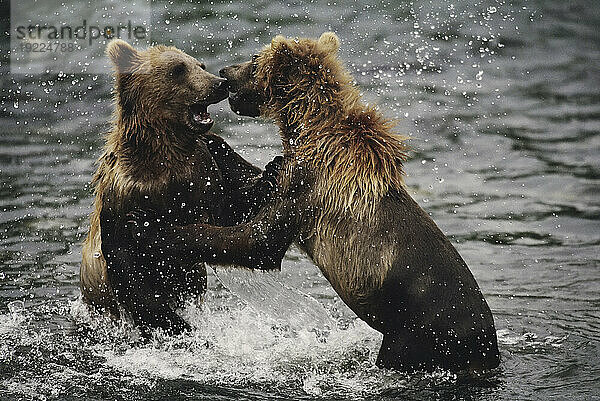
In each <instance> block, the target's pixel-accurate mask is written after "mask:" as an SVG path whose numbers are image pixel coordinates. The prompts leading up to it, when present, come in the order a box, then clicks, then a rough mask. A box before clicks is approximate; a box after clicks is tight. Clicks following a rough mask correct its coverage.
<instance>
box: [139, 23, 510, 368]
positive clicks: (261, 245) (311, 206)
mask: <svg viewBox="0 0 600 401" xmlns="http://www.w3.org/2000/svg"><path fill="white" fill-rule="evenodd" d="M338 48H339V40H338V38H337V36H335V35H334V34H333V33H325V34H323V35H322V36H321V37H320V39H319V40H311V39H293V40H292V39H286V38H284V37H281V36H277V37H276V38H274V39H273V41H272V42H271V44H270V46H267V47H265V48H264V49H263V50H262V51H261V52H260V53H259V54H258V55H257V56H255V57H253V59H252V60H251V61H248V62H246V63H243V64H240V65H234V66H231V67H227V68H225V69H223V70H222V71H221V75H222V76H223V77H226V78H227V80H228V82H229V89H230V91H231V92H232V94H231V95H230V98H229V102H230V105H231V108H232V109H233V110H234V111H236V112H238V113H240V114H243V115H249V116H259V115H260V116H263V117H267V118H270V119H272V120H274V121H275V123H276V124H277V125H278V126H279V128H280V134H281V138H282V143H283V148H284V161H283V166H282V173H281V174H280V177H279V180H278V187H277V193H276V195H275V196H274V198H273V199H272V200H270V201H268V202H267V203H266V205H265V206H264V208H263V209H262V210H261V211H259V213H258V215H257V216H256V217H255V218H254V219H252V220H250V221H249V222H247V223H244V224H241V225H238V226H235V227H214V226H211V225H207V224H193V225H187V226H182V227H166V226H164V225H163V224H161V223H160V222H157V221H156V219H155V218H149V216H147V215H146V216H145V215H143V214H141V212H137V213H134V214H133V215H131V219H132V220H131V222H130V229H131V231H132V233H133V234H134V237H136V238H139V239H140V241H141V244H142V245H144V244H145V245H146V246H152V247H153V248H156V247H159V248H161V249H163V250H164V252H165V253H166V254H179V255H186V256H187V257H188V258H189V259H190V260H199V259H200V260H201V259H203V258H206V257H210V258H211V259H212V260H214V261H216V262H218V263H225V264H232V263H233V264H239V265H243V266H248V267H260V268H277V267H280V263H281V259H282V258H283V255H284V253H285V251H286V250H287V248H288V246H289V245H290V244H291V243H292V242H297V243H298V245H299V246H300V247H301V248H302V249H303V250H304V251H305V252H306V253H307V254H308V256H309V257H310V258H311V259H312V260H313V261H314V262H315V264H316V265H317V266H318V267H319V268H320V269H321V271H322V272H323V274H324V276H325V277H326V278H327V280H328V281H329V282H330V283H331V285H332V286H333V288H334V289H335V291H336V292H337V293H338V294H339V296H340V297H341V299H342V300H343V301H344V302H345V303H346V304H347V305H348V306H349V307H350V308H351V309H352V310H353V311H354V312H355V313H356V314H357V315H358V317H360V318H361V319H362V320H364V321H365V322H367V323H368V324H369V325H370V326H371V327H373V328H374V329H375V330H378V331H380V332H381V333H382V334H383V342H382V345H381V348H380V351H379V355H378V358H377V365H378V366H380V367H385V368H396V369H426V370H431V369H434V368H435V367H442V368H446V369H451V370H456V371H458V370H468V371H479V370H483V369H491V368H495V367H497V366H498V364H499V361H500V358H499V352H498V346H497V339H496V330H495V328H494V320H493V317H492V314H491V311H490V308H489V307H488V305H487V303H486V301H485V299H484V297H483V295H482V294H481V291H480V289H479V287H478V285H477V283H476V281H475V279H474V277H473V275H472V274H471V272H470V271H469V268H468V267H467V265H466V264H465V262H464V261H463V259H462V258H461V256H460V255H459V254H458V252H457V251H456V249H455V248H454V247H453V246H452V244H451V243H450V241H449V240H448V239H447V238H446V237H445V236H444V234H443V233H442V232H441V231H440V229H439V228H438V227H437V226H436V224H435V223H434V222H433V220H432V219H431V218H430V217H429V215H428V214H427V213H426V212H425V211H424V210H423V209H421V207H419V205H418V204H417V203H416V202H415V201H414V200H413V199H412V198H411V197H410V195H409V194H408V192H407V190H406V188H405V186H404V184H403V162H404V161H405V160H406V147H405V145H404V144H403V141H402V138H401V137H399V136H397V135H395V134H394V133H393V132H392V126H393V122H392V121H389V120H387V119H385V118H384V117H383V116H382V114H381V113H380V112H379V111H378V110H377V109H375V108H374V107H370V106H367V105H365V104H364V103H362V101H361V99H360V94H359V91H358V89H357V87H356V86H355V85H354V84H353V82H352V77H351V76H350V74H349V73H348V71H347V70H346V69H345V68H344V67H343V66H342V64H341V62H340V60H339V58H338V56H337V51H338Z"/></svg>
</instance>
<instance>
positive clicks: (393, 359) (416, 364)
mask: <svg viewBox="0 0 600 401" xmlns="http://www.w3.org/2000/svg"><path fill="white" fill-rule="evenodd" d="M406 338H407V337H406V336H402V335H398V334H384V335H383V341H382V343H381V348H380V349H379V354H378V355H377V363H376V364H377V367H379V368H385V369H395V370H405V371H412V370H432V369H433V368H434V366H433V363H432V362H433V355H431V351H430V350H428V348H427V347H425V346H423V345H422V344H420V342H419V341H418V340H417V339H415V338H414V337H413V338H410V337H409V339H408V340H407V339H406Z"/></svg>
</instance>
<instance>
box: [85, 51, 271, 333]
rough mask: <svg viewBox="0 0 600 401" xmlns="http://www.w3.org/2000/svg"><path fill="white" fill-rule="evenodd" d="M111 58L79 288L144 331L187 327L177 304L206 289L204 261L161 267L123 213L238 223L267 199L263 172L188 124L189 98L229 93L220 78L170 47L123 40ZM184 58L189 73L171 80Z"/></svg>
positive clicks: (182, 221) (198, 99) (98, 305)
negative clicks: (109, 116)
mask: <svg viewBox="0 0 600 401" xmlns="http://www.w3.org/2000/svg"><path fill="white" fill-rule="evenodd" d="M107 54H108V56H109V58H110V59H111V60H112V62H113V64H114V66H115V78H116V83H115V103H116V107H115V115H114V121H113V126H112V129H111V131H110V132H109V133H108V134H107V137H106V145H105V149H104V152H103V154H102V156H100V158H99V160H98V164H99V166H98V169H97V171H96V173H95V175H94V177H93V180H92V185H93V186H94V189H95V196H96V198H95V201H94V209H93V211H92V214H91V216H90V230H89V233H88V235H87V237H86V239H85V242H84V245H83V260H82V265H81V275H80V276H81V291H82V294H83V297H84V300H85V301H86V302H88V303H90V304H92V305H94V306H95V307H96V308H97V309H100V310H105V311H108V312H110V313H111V314H112V315H113V316H120V312H121V311H122V310H124V311H125V312H126V313H127V314H130V315H131V316H132V318H133V320H134V322H135V323H136V324H139V325H141V326H142V327H160V328H163V329H165V330H167V331H170V332H174V333H175V332H179V331H181V330H183V329H185V328H187V327H188V326H187V324H186V323H185V322H184V321H183V320H182V319H181V318H179V316H178V315H177V314H176V313H175V307H176V306H178V305H181V301H182V300H183V297H184V296H186V295H199V294H202V293H203V292H204V290H205V280H206V271H205V266H204V264H203V263H202V261H196V262H188V261H186V260H185V259H182V258H177V257H175V258H171V259H170V260H168V261H164V260H163V261H162V263H159V258H158V257H157V255H156V254H155V253H154V252H152V251H146V252H143V251H141V250H139V249H138V247H137V245H136V243H135V241H133V240H132V239H131V238H130V236H129V235H128V232H126V231H124V228H123V227H124V226H125V222H126V219H127V218H126V214H127V212H129V211H131V210H133V209H135V208H139V207H144V208H151V209H153V210H155V211H157V213H159V214H160V215H161V216H162V218H163V220H164V221H165V222H166V223H169V224H191V223H196V222H206V223H211V224H218V225H232V224H236V223H240V222H241V221H242V218H243V217H244V216H246V217H247V215H249V214H251V210H252V208H253V205H252V203H253V202H254V201H255V200H256V199H255V198H254V197H259V198H260V197H261V196H262V191H263V189H264V187H263V186H262V185H261V182H260V177H259V174H260V169H258V168H256V167H254V166H252V165H250V164H249V163H247V162H246V161H245V160H243V159H242V158H241V157H240V156H239V155H237V154H235V152H233V150H231V148H229V147H228V146H227V144H226V143H225V142H224V141H223V140H222V139H220V138H218V137H216V136H215V135H213V134H211V133H210V132H204V128H198V129H195V128H194V127H191V126H190V123H189V121H187V120H186V117H185V116H186V113H188V106H189V104H190V103H193V102H206V103H214V102H216V101H218V100H220V99H222V98H223V97H225V96H226V90H225V91H223V90H222V89H219V85H220V84H221V83H222V82H223V81H224V80H223V79H221V78H218V77H216V76H214V75H212V74H209V73H207V72H205V71H204V67H203V66H202V65H201V64H200V63H199V62H197V61H196V60H195V59H193V58H192V57H190V56H188V55H186V54H185V53H183V52H181V51H180V50H178V49H176V48H173V47H165V46H155V47H152V48H150V49H148V50H146V51H137V50H135V49H133V48H132V47H131V46H129V45H128V44H127V43H125V42H123V41H119V40H117V41H113V42H111V43H110V44H109V46H108V48H107ZM177 63H183V64H184V65H185V66H186V70H187V73H186V74H185V76H183V77H179V76H177V77H170V75H169V71H170V70H169V68H171V66H172V65H173V64H177ZM219 90H220V91H221V93H220V94H219ZM215 96H217V97H220V99H218V98H215Z"/></svg>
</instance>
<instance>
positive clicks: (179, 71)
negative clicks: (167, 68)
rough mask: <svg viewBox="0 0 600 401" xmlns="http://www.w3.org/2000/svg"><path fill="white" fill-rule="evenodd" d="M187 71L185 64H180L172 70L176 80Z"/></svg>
mask: <svg viewBox="0 0 600 401" xmlns="http://www.w3.org/2000/svg"><path fill="white" fill-rule="evenodd" d="M185 70H186V68H185V64H183V63H179V64H177V65H176V66H175V67H173V68H171V76H172V77H174V78H178V77H181V76H182V75H183V74H185Z"/></svg>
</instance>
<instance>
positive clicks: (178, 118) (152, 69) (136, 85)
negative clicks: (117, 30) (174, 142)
mask: <svg viewBox="0 0 600 401" xmlns="http://www.w3.org/2000/svg"><path fill="white" fill-rule="evenodd" d="M106 53H107V55H108V57H109V58H110V60H111V61H112V63H113V66H114V70H115V77H116V97H117V107H118V108H117V112H118V117H119V118H121V119H125V120H130V121H133V123H134V124H136V125H143V126H147V127H152V128H154V129H156V131H158V132H171V131H175V132H192V133H196V134H202V133H205V132H207V131H208V130H209V129H210V128H211V127H212V125H213V120H212V119H211V118H210V114H209V113H208V112H207V106H208V105H210V104H213V103H217V102H220V101H221V100H223V99H225V98H226V97H227V94H228V91H227V83H226V80H225V79H223V78H219V77H217V76H215V75H213V74H210V73H209V72H207V71H206V68H205V66H204V64H202V63H201V62H199V61H198V60H196V59H195V58H193V57H191V56H189V55H187V54H186V53H184V52H182V51H181V50H179V49H177V48H175V47H172V46H162V45H158V46H153V47H151V48H149V49H147V50H143V51H140V50H136V49H134V48H133V47H132V46H131V45H129V44H128V43H127V42H125V41H123V40H120V39H116V40H113V41H111V42H110V43H109V44H108V46H107V49H106Z"/></svg>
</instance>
